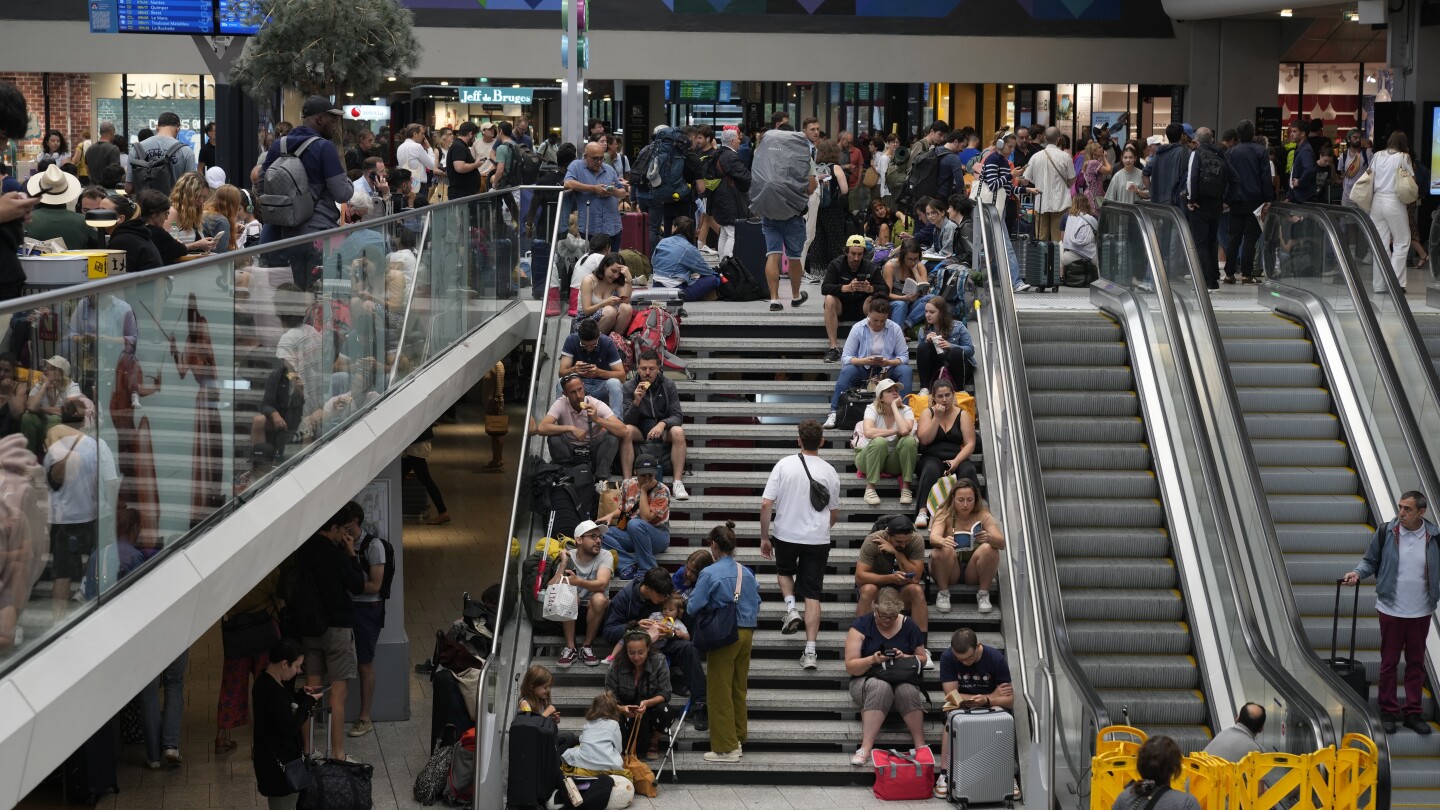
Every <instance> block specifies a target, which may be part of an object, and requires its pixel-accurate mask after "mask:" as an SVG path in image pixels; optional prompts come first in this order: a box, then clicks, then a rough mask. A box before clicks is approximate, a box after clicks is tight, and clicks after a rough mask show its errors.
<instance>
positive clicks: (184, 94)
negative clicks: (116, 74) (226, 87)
mask: <svg viewBox="0 0 1440 810" xmlns="http://www.w3.org/2000/svg"><path fill="white" fill-rule="evenodd" d="M103 84H104V83H101V82H97V85H100V86H101V87H103ZM101 87H97V88H96V89H97V90H98V89H101ZM118 87H119V82H118V81H117V82H115V83H114V84H111V85H110V86H109V87H108V88H105V89H104V90H103V91H102V92H97V93H96V94H95V120H96V121H114V122H115V123H116V125H117V126H118V125H120V124H121V122H122V121H123V120H126V109H125V108H126V107H127V106H128V108H129V109H128V121H129V127H128V129H129V133H128V134H130V135H134V134H136V133H137V132H139V131H140V130H141V129H144V128H149V129H154V128H155V123H156V121H157V120H159V118H160V115H161V113H167V112H173V113H175V114H176V115H178V116H180V128H181V129H182V130H195V131H197V132H198V131H199V130H200V128H201V127H202V126H204V124H205V122H206V121H213V120H215V84H214V83H213V82H212V81H211V80H210V79H209V77H206V79H205V84H204V90H203V94H204V97H205V103H204V109H203V111H202V109H201V105H200V97H201V94H202V90H201V84H200V78H199V77H198V76H157V77H154V78H136V77H134V76H132V77H131V81H129V82H127V83H126V84H125V85H124V90H123V92H124V94H125V96H126V101H125V102H124V103H122V101H121V99H119V98H115V97H114V96H115V95H117V94H116V92H115V91H116V89H118Z"/></svg>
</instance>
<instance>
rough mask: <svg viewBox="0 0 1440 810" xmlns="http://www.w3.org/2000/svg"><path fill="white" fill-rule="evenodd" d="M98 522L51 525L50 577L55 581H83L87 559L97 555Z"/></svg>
mask: <svg viewBox="0 0 1440 810" xmlns="http://www.w3.org/2000/svg"><path fill="white" fill-rule="evenodd" d="M98 528H99V525H98V524H97V522H96V521H93V520H91V521H87V522H85V523H52V524H50V576H51V578H53V579H81V578H83V577H84V576H85V558H86V557H88V556H90V555H91V554H94V553H95V542H96V540H97V539H98V536H99V534H98V532H97V529H98Z"/></svg>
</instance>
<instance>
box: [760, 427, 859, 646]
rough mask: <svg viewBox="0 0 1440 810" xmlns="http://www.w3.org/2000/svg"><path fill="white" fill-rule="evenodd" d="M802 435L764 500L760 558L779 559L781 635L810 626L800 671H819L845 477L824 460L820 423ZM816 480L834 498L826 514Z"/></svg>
mask: <svg viewBox="0 0 1440 810" xmlns="http://www.w3.org/2000/svg"><path fill="white" fill-rule="evenodd" d="M798 432H799V438H798V443H799V445H800V452H799V453H798V454H796V455H793V456H786V457H785V458H782V459H780V461H779V462H778V463H776V465H775V468H774V469H772V470H771V471H770V478H769V480H768V481H766V482H765V493H764V495H763V496H761V497H762V499H761V501H760V556H762V557H764V558H765V559H767V560H769V559H774V560H775V570H776V572H777V573H778V579H779V582H780V594H781V595H782V596H784V597H785V611H786V612H785V623H784V624H783V625H781V628H780V632H781V633H784V634H786V635H790V634H792V633H794V632H796V631H797V630H799V629H800V625H801V624H804V625H805V652H804V653H802V654H801V655H800V666H801V667H802V668H804V669H815V667H816V656H815V639H816V638H817V637H818V636H819V635H820V594H821V593H823V592H824V586H825V566H826V565H827V563H828V562H829V559H830V527H832V526H834V525H835V517H836V515H837V510H838V509H839V508H840V476H839V475H838V474H836V472H835V468H834V467H832V466H830V462H828V461H825V460H824V459H822V458H820V446H821V445H822V444H824V442H825V431H824V429H823V428H821V427H820V423H819V422H816V421H815V420H814V419H806V420H805V421H804V422H801V423H800V426H799V431H798ZM812 481H814V482H816V483H818V484H820V485H822V486H824V487H825V489H826V491H827V492H828V494H829V496H830V500H829V502H828V503H827V504H826V505H825V508H823V509H816V508H815V507H814V505H813V503H812V501H811V500H810V490H811V486H810V484H811V482H812ZM772 517H773V518H774V519H773V521H772V519H771V518H772ZM772 528H773V533H774V539H773V541H772V538H771V533H772ZM797 596H798V597H799V598H801V599H804V600H805V615H804V618H803V619H802V618H801V615H800V613H799V611H797V610H796V609H795V598H796V597H797Z"/></svg>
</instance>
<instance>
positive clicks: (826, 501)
mask: <svg viewBox="0 0 1440 810" xmlns="http://www.w3.org/2000/svg"><path fill="white" fill-rule="evenodd" d="M795 455H797V456H799V457H800V467H801V469H803V470H805V477H806V478H807V479H809V480H810V508H811V509H814V510H815V511H816V512H824V511H825V510H826V509H829V508H830V489H829V488H828V487H826V486H825V485H824V484H822V483H820V482H819V481H816V480H815V479H814V478H811V476H810V465H808V464H806V463H805V454H804V453H796V454H795ZM736 588H737V592H738V588H739V584H738V583H737V584H736Z"/></svg>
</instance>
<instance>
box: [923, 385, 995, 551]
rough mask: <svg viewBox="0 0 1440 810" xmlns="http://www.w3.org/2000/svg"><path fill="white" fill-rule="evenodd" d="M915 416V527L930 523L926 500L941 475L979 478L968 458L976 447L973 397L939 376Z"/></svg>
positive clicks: (973, 464) (972, 462)
mask: <svg viewBox="0 0 1440 810" xmlns="http://www.w3.org/2000/svg"><path fill="white" fill-rule="evenodd" d="M916 416H917V417H918V421H919V423H920V424H919V428H918V429H917V430H916V434H915V437H916V438H917V439H919V440H920V462H919V466H918V468H917V471H916V478H917V485H916V487H915V501H916V502H917V503H919V504H920V511H919V513H918V514H917V515H916V516H915V528H917V529H923V528H925V527H926V526H928V525H930V523H929V521H930V516H929V513H928V512H927V511H926V509H925V500H926V499H927V498H929V497H930V488H931V487H933V486H935V482H936V481H939V480H940V478H941V476H945V475H957V476H959V477H961V478H969V479H972V480H979V475H978V474H977V471H976V469H975V462H974V461H971V460H970V456H971V455H973V454H974V453H975V447H976V440H975V422H976V419H975V417H976V413H975V398H974V397H972V396H970V395H969V394H967V393H964V392H963V391H956V390H955V384H954V383H952V382H951V381H949V380H947V379H945V378H944V377H941V378H939V379H937V380H935V382H934V383H933V384H932V387H931V388H930V407H928V408H925V409H924V410H922V411H920V413H918V414H916Z"/></svg>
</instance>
